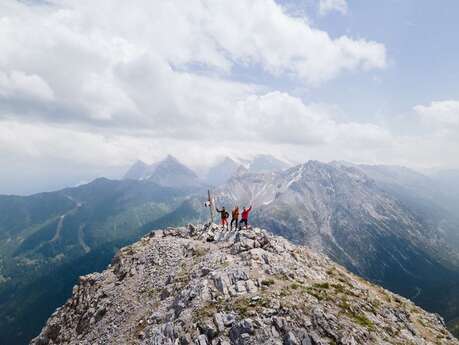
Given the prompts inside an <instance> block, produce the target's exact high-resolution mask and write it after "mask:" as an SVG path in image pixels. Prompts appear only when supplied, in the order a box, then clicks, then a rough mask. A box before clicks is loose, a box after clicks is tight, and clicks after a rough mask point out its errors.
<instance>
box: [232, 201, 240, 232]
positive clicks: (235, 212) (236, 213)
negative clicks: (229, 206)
mask: <svg viewBox="0 0 459 345" xmlns="http://www.w3.org/2000/svg"><path fill="white" fill-rule="evenodd" d="M234 222H236V227H235V229H236V230H237V228H238V225H239V206H236V207H235V208H234V209H233V211H231V230H233V223H234Z"/></svg>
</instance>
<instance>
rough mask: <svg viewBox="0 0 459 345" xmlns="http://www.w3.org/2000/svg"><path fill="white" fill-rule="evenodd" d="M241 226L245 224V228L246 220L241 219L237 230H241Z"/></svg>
mask: <svg viewBox="0 0 459 345" xmlns="http://www.w3.org/2000/svg"><path fill="white" fill-rule="evenodd" d="M242 224H245V227H247V226H248V224H247V219H241V221H240V222H239V229H242Z"/></svg>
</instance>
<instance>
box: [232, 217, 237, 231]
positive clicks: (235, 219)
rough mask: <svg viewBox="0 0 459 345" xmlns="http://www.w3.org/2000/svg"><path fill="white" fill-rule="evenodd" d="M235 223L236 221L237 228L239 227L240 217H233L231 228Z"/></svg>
mask: <svg viewBox="0 0 459 345" xmlns="http://www.w3.org/2000/svg"><path fill="white" fill-rule="evenodd" d="M233 223H236V229H237V226H238V224H239V219H237V218H232V219H231V229H233Z"/></svg>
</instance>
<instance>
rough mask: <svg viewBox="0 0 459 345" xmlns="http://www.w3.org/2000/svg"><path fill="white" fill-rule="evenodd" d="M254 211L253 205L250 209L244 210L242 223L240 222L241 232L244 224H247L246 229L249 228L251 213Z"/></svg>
mask: <svg viewBox="0 0 459 345" xmlns="http://www.w3.org/2000/svg"><path fill="white" fill-rule="evenodd" d="M250 211H252V205H250V207H249V208H245V207H244V208H243V209H242V214H241V221H240V222H239V230H241V229H242V224H245V227H246V228H247V227H248V221H249V213H250Z"/></svg>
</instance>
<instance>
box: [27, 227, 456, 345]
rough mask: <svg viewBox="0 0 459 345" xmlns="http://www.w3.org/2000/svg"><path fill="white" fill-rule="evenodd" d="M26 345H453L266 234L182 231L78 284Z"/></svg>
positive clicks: (399, 305)
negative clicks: (28, 344) (67, 298)
mask: <svg viewBox="0 0 459 345" xmlns="http://www.w3.org/2000/svg"><path fill="white" fill-rule="evenodd" d="M32 344H36V345H38V344H40V345H43V344H181V345H185V344H198V345H207V344H220V345H223V344H228V345H229V344H291V345H293V344H301V345H309V344H311V345H325V344H343V345H345V344H346V345H351V344H459V342H458V341H457V340H455V339H454V338H453V337H452V336H451V335H450V334H449V333H448V332H447V331H446V329H445V327H444V323H443V321H442V319H441V318H440V317H438V316H436V315H433V314H429V313H426V312H425V311H423V310H422V309H420V308H419V307H417V306H415V305H414V304H413V303H411V302H410V301H408V300H406V299H404V298H402V297H399V296H397V295H394V294H392V293H390V292H388V291H386V290H384V289H382V288H380V287H377V286H375V285H372V284H370V283H367V282H365V281H364V280H362V279H360V278H358V277H357V276H355V275H353V274H350V273H348V272H347V271H346V270H345V269H344V268H343V267H341V266H338V265H336V264H334V263H332V262H331V261H330V260H329V259H327V258H326V257H324V256H322V255H319V254H315V253H314V252H311V251H310V250H309V249H307V248H305V247H302V246H295V245H293V244H291V243H290V242H288V241H287V240H285V239H282V238H280V237H276V236H273V235H270V234H269V233H267V232H266V231H263V230H259V229H253V230H244V231H241V232H222V231H220V230H218V229H217V227H216V226H211V227H204V226H197V227H194V226H188V227H187V228H178V229H168V230H164V231H159V232H156V233H151V234H150V235H149V236H146V237H144V238H142V240H141V241H139V242H137V243H135V244H133V245H131V246H129V247H126V248H123V249H122V250H120V251H119V253H118V254H117V255H116V257H115V258H114V259H113V262H112V265H111V266H110V267H109V268H108V269H107V270H106V271H104V272H102V273H94V274H91V275H88V276H84V277H81V278H80V281H79V284H78V285H77V286H75V287H74V289H73V294H72V297H71V298H70V299H69V300H68V301H67V303H66V304H65V305H64V306H62V307H61V308H59V309H58V310H56V312H55V313H54V314H53V315H52V316H51V318H50V319H49V320H48V322H47V324H46V326H45V327H44V329H43V330H42V332H41V334H40V335H39V336H38V337H37V338H35V339H34V340H33V341H32Z"/></svg>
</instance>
